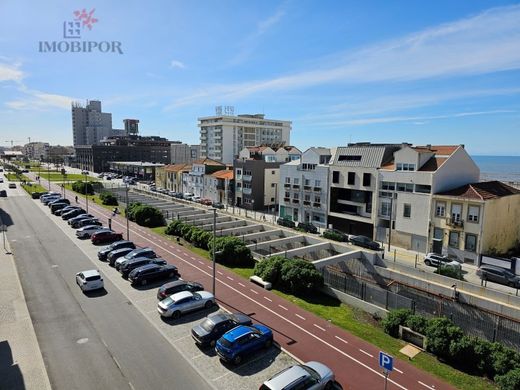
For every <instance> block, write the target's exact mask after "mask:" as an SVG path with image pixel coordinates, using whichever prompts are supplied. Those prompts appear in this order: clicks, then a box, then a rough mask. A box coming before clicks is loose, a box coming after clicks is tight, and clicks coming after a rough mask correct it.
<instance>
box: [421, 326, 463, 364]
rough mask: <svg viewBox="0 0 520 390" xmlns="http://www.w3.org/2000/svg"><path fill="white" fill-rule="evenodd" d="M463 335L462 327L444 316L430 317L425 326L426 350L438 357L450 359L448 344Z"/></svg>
mask: <svg viewBox="0 0 520 390" xmlns="http://www.w3.org/2000/svg"><path fill="white" fill-rule="evenodd" d="M462 336H463V333H462V329H460V328H459V327H458V326H456V325H454V324H453V322H451V320H449V319H448V318H446V317H440V318H432V319H431V320H429V321H428V326H427V327H426V337H428V350H429V351H430V352H432V353H433V354H435V355H437V356H438V357H440V358H442V359H445V360H450V356H451V355H450V345H451V343H452V342H453V341H459V339H460V338H461V337H462Z"/></svg>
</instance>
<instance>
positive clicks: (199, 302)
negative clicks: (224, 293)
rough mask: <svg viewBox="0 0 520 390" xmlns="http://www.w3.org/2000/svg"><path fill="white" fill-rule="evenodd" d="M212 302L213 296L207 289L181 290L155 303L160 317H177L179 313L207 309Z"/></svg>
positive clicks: (213, 302) (213, 301)
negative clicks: (197, 290) (196, 290)
mask: <svg viewBox="0 0 520 390" xmlns="http://www.w3.org/2000/svg"><path fill="white" fill-rule="evenodd" d="M214 304H215V297H214V296H213V294H212V293H210V292H208V291H199V292H190V291H182V292H179V293H177V294H173V295H170V296H169V297H168V298H166V299H163V300H162V301H160V302H159V303H158V304H157V311H158V312H159V314H160V315H161V316H162V317H171V318H173V319H177V318H179V317H180V316H181V314H185V313H189V312H191V311H195V310H202V309H209V308H210V307H212V306H213V305H214Z"/></svg>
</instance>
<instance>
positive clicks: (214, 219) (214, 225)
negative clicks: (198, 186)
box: [210, 208, 217, 296]
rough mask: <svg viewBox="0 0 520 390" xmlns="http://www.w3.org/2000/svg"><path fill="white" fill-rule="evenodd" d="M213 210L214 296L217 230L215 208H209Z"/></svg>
mask: <svg viewBox="0 0 520 390" xmlns="http://www.w3.org/2000/svg"><path fill="white" fill-rule="evenodd" d="M210 210H213V256H212V257H213V296H215V278H216V275H215V274H216V261H215V252H216V249H217V248H216V246H215V243H216V230H217V209H216V208H211V209H210Z"/></svg>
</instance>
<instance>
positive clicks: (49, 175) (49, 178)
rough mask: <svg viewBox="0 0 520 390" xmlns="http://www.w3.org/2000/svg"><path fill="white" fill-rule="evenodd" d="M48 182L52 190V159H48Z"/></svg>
mask: <svg viewBox="0 0 520 390" xmlns="http://www.w3.org/2000/svg"><path fill="white" fill-rule="evenodd" d="M47 183H48V184H49V192H51V161H50V158H49V159H47Z"/></svg>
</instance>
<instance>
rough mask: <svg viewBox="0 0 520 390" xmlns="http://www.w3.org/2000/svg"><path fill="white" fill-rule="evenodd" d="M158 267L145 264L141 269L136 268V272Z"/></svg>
mask: <svg viewBox="0 0 520 390" xmlns="http://www.w3.org/2000/svg"><path fill="white" fill-rule="evenodd" d="M158 267H160V266H159V265H157V264H153V263H152V264H146V265H143V266H142V267H139V268H136V269H137V270H139V271H143V270H146V269H150V268H158Z"/></svg>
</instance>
